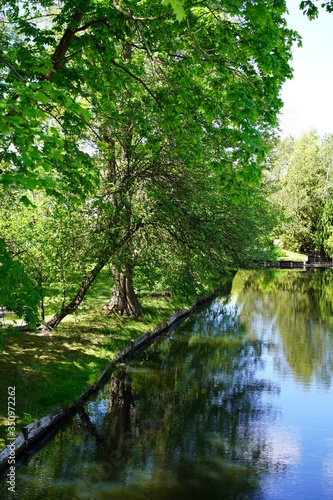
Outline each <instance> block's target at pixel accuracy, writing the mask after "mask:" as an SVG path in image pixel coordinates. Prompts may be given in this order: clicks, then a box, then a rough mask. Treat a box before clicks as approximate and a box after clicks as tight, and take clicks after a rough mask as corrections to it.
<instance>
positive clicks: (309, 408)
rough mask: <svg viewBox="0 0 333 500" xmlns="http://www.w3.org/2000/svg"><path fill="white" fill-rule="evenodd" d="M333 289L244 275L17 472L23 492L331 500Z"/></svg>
mask: <svg viewBox="0 0 333 500" xmlns="http://www.w3.org/2000/svg"><path fill="white" fill-rule="evenodd" d="M331 289H332V294H333V288H331V279H330V275H328V274H327V273H321V274H319V273H313V274H308V273H288V272H282V273H281V272H280V273H274V272H241V273H238V274H237V275H236V276H235V278H234V280H233V284H232V290H231V294H227V295H224V296H222V297H221V298H219V299H216V300H215V301H213V303H212V304H211V305H210V306H209V307H206V308H204V309H202V310H201V311H200V312H199V313H198V314H197V315H196V316H195V317H193V318H192V319H190V320H189V321H187V322H186V323H185V324H184V325H182V326H181V327H180V328H179V329H177V330H176V331H175V332H173V333H172V334H171V335H170V336H169V337H166V338H165V339H164V340H163V341H162V342H159V343H156V344H154V345H152V346H151V347H150V348H149V349H148V350H147V351H146V352H145V353H144V354H143V355H142V356H141V357H140V359H139V360H138V361H136V362H134V363H132V364H131V365H130V366H128V367H126V368H124V370H123V371H122V372H121V373H119V375H118V376H117V377H115V378H114V379H113V380H112V381H111V382H110V383H109V384H108V385H107V386H106V387H104V389H103V390H101V391H100V393H99V394H98V396H97V397H95V398H94V399H92V400H91V401H89V402H88V403H87V404H86V405H85V406H84V408H82V409H81V410H80V411H79V412H78V414H77V415H76V416H75V418H74V419H73V421H72V422H71V423H70V424H68V425H67V426H66V427H64V428H63V429H62V430H61V431H60V432H58V433H57V435H56V436H55V437H54V439H53V440H52V441H51V442H50V443H48V444H47V445H46V446H45V447H44V448H43V449H42V450H40V451H39V452H38V454H36V455H35V456H34V457H33V458H32V459H31V460H30V461H29V462H28V463H27V464H26V465H25V466H24V467H22V468H21V469H19V470H18V471H17V491H19V492H20V493H19V498H20V499H21V498H22V499H23V500H24V499H29V500H31V499H33V498H48V499H53V498H61V499H65V500H67V499H86V498H87V499H88V498H89V499H90V498H94V499H95V498H96V499H104V498H105V499H107V498H116V499H122V498H124V499H125V498H126V499H127V498H130V499H132V498H134V499H135V498H138V499H141V498H142V499H159V500H160V499H161V500H162V499H178V498H179V499H187V498H188V499H190V498H191V499H206V498H213V499H214V498H226V499H233V500H242V499H252V498H253V499H260V498H265V499H270V498H272V499H273V498H280V499H281V498H286V496H288V497H290V498H300V497H302V498H330V495H331V493H332V488H333V481H332V477H333V475H332V470H333V469H332V464H333V461H332V456H333V455H332V453H333V452H332V450H333V448H332V447H331V444H332V442H333V435H331V434H330V432H331V431H330V417H329V415H330V414H331V412H332V403H331V401H332V394H331V392H332V391H331V390H330V384H331V377H332V352H333V350H332V334H331V331H332V330H331V328H332V326H333V324H332V320H331V317H330V315H331V307H332V304H331V302H330V300H331V299H330V297H331V295H330V293H331ZM229 291H230V290H229ZM332 296H333V295H332ZM295 380H296V383H295ZM311 380H314V381H315V383H316V387H317V389H318V391H319V392H318V391H317V392H315V389H314V386H313V384H311ZM303 387H304V388H305V389H304V390H303ZM317 389H316V390H317ZM330 391H331V392H330ZM305 409H306V411H305ZM329 438H331V441H328V439H329ZM314 449H315V453H314V452H313V450H314ZM315 492H316V494H315V496H313V495H314V493H315ZM0 497H1V498H6V494H5V485H4V483H3V482H2V483H1V484H0ZM8 498H10V497H9V496H8Z"/></svg>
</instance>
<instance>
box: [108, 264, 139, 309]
mask: <svg viewBox="0 0 333 500" xmlns="http://www.w3.org/2000/svg"><path fill="white" fill-rule="evenodd" d="M112 274H113V290H112V296H111V298H110V301H109V302H108V304H106V305H105V306H104V307H103V309H102V312H103V313H104V314H112V313H113V312H116V313H118V314H120V315H121V316H127V317H133V316H135V317H138V316H140V314H141V313H142V307H141V305H140V303H139V301H138V298H137V296H136V294H135V290H134V288H133V280H132V269H131V266H126V267H125V270H124V271H123V272H119V271H118V270H116V269H115V268H114V269H113V272H112Z"/></svg>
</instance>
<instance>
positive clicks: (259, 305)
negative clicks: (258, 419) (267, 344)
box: [233, 270, 333, 387]
mask: <svg viewBox="0 0 333 500" xmlns="http://www.w3.org/2000/svg"><path fill="white" fill-rule="evenodd" d="M233 293H234V294H235V295H237V303H238V305H239V307H240V308H241V311H242V312H241V315H240V318H241V320H242V321H243V322H244V324H245V325H246V328H247V329H248V330H250V331H252V332H253V333H254V335H255V337H256V338H258V329H259V330H260V327H261V330H262V327H263V326H264V327H265V328H266V332H263V331H261V334H262V335H263V336H264V338H266V339H267V338H271V335H272V333H273V334H274V332H277V333H278V335H279V337H280V339H281V340H282V347H283V353H284V356H285V358H286V361H287V366H286V365H285V364H284V363H283V362H282V360H281V356H280V357H279V356H278V353H275V357H276V366H277V367H279V369H280V371H283V370H286V369H287V370H288V368H290V369H291V371H292V373H293V374H294V376H295V377H296V379H297V380H298V381H300V382H302V383H303V384H304V385H309V384H310V383H311V380H312V378H315V379H316V380H317V382H318V383H319V384H320V385H321V386H327V387H330V385H331V381H332V372H333V314H332V313H333V311H332V304H333V274H332V271H331V270H326V271H321V270H317V271H316V270H314V271H313V272H292V271H291V272H288V271H258V272H249V271H241V272H239V273H237V275H236V277H235V279H234V281H233ZM267 330H268V332H267ZM284 356H282V357H284Z"/></svg>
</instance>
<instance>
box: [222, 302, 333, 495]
mask: <svg viewBox="0 0 333 500" xmlns="http://www.w3.org/2000/svg"><path fill="white" fill-rule="evenodd" d="M265 300H266V299H265V298H264V296H263V299H262V301H261V303H258V301H256V302H254V303H253V305H254V307H253V310H252V312H251V314H250V315H248V316H247V317H246V327H247V331H248V334H249V338H252V339H253V338H255V339H256V340H258V341H260V342H262V344H263V346H264V350H263V355H262V361H263V363H262V364H261V365H260V366H259V367H258V370H257V373H256V377H257V378H258V380H262V379H264V380H267V381H271V382H273V383H275V384H278V385H279V387H280V392H278V393H275V392H264V393H263V395H262V402H263V404H265V403H266V404H271V405H272V406H273V407H275V409H276V410H277V417H276V421H275V425H274V426H271V425H270V426H268V423H267V427H266V428H262V429H261V431H262V432H263V433H264V434H265V437H266V438H267V449H266V454H267V457H269V458H270V464H272V465H271V466H270V468H269V474H267V475H266V476H264V479H263V480H262V484H261V485H262V488H263V491H264V492H265V500H269V499H279V500H285V499H286V498H292V499H298V498H300V499H333V390H332V387H329V385H328V384H327V383H326V384H325V382H324V381H323V380H321V379H320V377H316V376H315V375H313V376H312V377H311V378H310V380H307V381H306V380H304V379H302V378H301V377H300V376H298V374H297V373H295V371H294V370H293V368H292V367H291V366H290V365H289V363H288V361H287V358H286V355H285V351H284V345H283V341H282V340H281V337H280V335H279V325H278V323H277V321H276V317H275V316H274V314H272V315H269V314H267V310H265ZM259 302H260V300H259ZM231 304H232V306H231V307H233V306H234V304H236V294H235V295H234V296H233V297H232V300H231V302H230V305H231ZM237 306H238V308H239V309H238V312H239V311H241V304H237ZM247 313H248V310H247ZM242 319H243V318H242V315H241V314H240V321H242ZM314 324H315V322H314V321H313V319H312V320H311V321H309V325H310V327H309V334H310V335H311V328H313V327H314ZM317 326H318V325H317ZM290 335H297V328H295V331H290ZM330 345H331V344H327V346H328V348H326V353H325V357H324V358H325V359H328V358H329V357H332V352H331V350H330V349H329V347H330ZM325 347H326V346H325ZM324 358H323V360H322V362H324V361H325V359H324ZM320 369H321V366H319V370H320ZM262 458H263V460H264V459H265V455H263V457H262Z"/></svg>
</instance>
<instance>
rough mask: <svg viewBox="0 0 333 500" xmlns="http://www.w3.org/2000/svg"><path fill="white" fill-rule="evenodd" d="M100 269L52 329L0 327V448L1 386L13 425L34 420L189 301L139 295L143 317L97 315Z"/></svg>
mask: <svg viewBox="0 0 333 500" xmlns="http://www.w3.org/2000/svg"><path fill="white" fill-rule="evenodd" d="M109 294H110V283H109V282H108V278H107V275H106V273H104V274H103V273H101V277H100V278H99V280H98V281H97V282H96V283H95V284H94V287H93V288H92V289H91V290H90V291H89V293H88V294H87V297H86V300H85V301H84V303H83V304H82V305H81V306H80V308H79V310H78V312H77V314H75V315H74V316H68V317H67V318H66V321H64V322H63V323H62V324H61V325H60V326H59V327H58V329H57V330H56V331H55V332H50V333H43V334H41V333H38V334H36V333H23V332H19V331H11V332H9V331H4V332H3V333H2V351H1V352H0V377H1V387H2V390H1V398H0V449H1V448H3V446H4V445H5V444H6V431H7V387H9V386H15V387H16V408H15V411H16V426H17V431H18V432H19V430H20V427H22V426H23V425H27V424H28V423H30V422H32V421H34V420H37V419H38V418H40V417H41V416H43V415H45V414H47V413H49V412H50V411H51V410H53V409H55V408H57V407H58V406H60V405H66V404H69V403H71V402H72V401H73V400H74V399H75V398H76V397H78V396H79V395H80V394H81V393H82V392H83V391H84V389H85V388H86V387H87V386H89V385H91V384H93V383H94V382H95V381H96V380H97V378H98V377H99V375H100V373H101V372H102V371H103V370H104V368H105V367H106V365H107V364H108V362H109V361H110V359H111V358H112V357H114V356H115V355H116V354H117V353H118V352H119V351H121V350H122V349H123V348H124V347H125V346H126V345H128V343H129V342H130V340H131V339H134V338H136V337H138V336H139V335H141V334H142V333H144V332H145V331H147V330H149V329H151V328H153V327H154V326H156V325H157V324H159V323H162V322H163V321H164V320H165V319H166V318H167V317H168V316H169V315H170V314H171V313H172V312H173V311H175V310H177V309H180V308H182V307H185V306H189V305H190V304H192V303H193V302H194V299H195V297H194V296H193V297H189V298H187V299H185V298H182V297H180V296H173V297H172V298H171V299H170V298H166V297H158V298H155V297H151V296H150V295H148V294H143V295H141V296H140V297H139V298H140V302H141V304H142V306H143V315H142V317H141V318H140V319H138V320H135V319H127V318H122V317H119V316H115V315H113V316H105V315H102V314H101V308H102V306H103V305H104V304H105V303H106V302H107V301H108V299H109Z"/></svg>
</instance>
